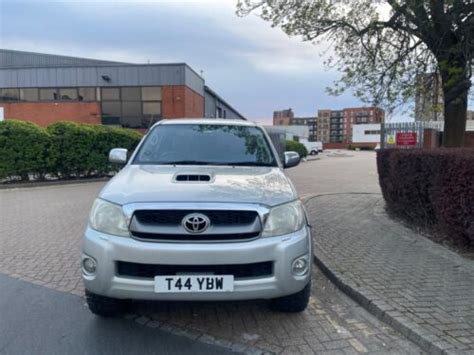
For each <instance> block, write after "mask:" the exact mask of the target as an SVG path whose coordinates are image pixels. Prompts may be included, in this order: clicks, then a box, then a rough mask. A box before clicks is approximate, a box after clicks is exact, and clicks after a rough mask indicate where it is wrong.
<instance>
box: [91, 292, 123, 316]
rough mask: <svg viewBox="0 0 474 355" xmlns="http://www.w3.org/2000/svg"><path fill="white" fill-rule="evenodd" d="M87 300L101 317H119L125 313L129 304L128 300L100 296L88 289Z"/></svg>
mask: <svg viewBox="0 0 474 355" xmlns="http://www.w3.org/2000/svg"><path fill="white" fill-rule="evenodd" d="M86 301H87V305H88V306H89V309H90V311H91V312H92V313H94V314H95V315H98V316H100V317H117V316H119V315H121V314H123V313H125V311H126V310H127V305H128V302H127V301H126V300H120V299H116V298H110V297H105V296H100V295H97V294H95V293H92V292H90V291H88V290H86Z"/></svg>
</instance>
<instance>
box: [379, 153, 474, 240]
mask: <svg viewBox="0 0 474 355" xmlns="http://www.w3.org/2000/svg"><path fill="white" fill-rule="evenodd" d="M377 168H378V172H379V181H380V186H381V188H382V193H383V196H384V199H385V201H386V203H387V208H388V209H389V211H391V212H393V213H394V214H396V215H398V216H400V217H402V218H404V219H405V220H407V221H409V222H410V223H413V224H416V225H423V226H435V227H437V228H439V229H441V230H443V231H444V232H445V234H446V236H447V237H448V238H449V239H450V240H452V241H454V242H456V243H461V244H469V243H474V208H473V206H474V178H473V177H474V150H473V149H466V148H465V149H436V150H415V149H413V150H397V149H388V150H380V151H378V152H377Z"/></svg>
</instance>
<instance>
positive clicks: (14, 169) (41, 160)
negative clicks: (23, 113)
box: [0, 120, 51, 180]
mask: <svg viewBox="0 0 474 355" xmlns="http://www.w3.org/2000/svg"><path fill="white" fill-rule="evenodd" d="M50 146H51V137H50V135H49V134H48V133H47V132H46V130H45V129H44V128H41V127H38V126H36V125H35V124H33V123H31V122H24V121H17V120H6V121H2V122H0V178H5V177H10V176H16V177H19V178H20V179H22V180H27V179H28V176H29V174H32V175H33V176H34V177H35V178H38V177H42V176H44V174H46V173H47V172H48V170H49V169H48V167H49V165H50V155H49V149H50Z"/></svg>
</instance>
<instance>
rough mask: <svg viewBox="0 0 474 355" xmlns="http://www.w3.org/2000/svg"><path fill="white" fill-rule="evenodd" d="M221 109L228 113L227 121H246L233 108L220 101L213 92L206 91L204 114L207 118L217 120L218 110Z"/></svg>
mask: <svg viewBox="0 0 474 355" xmlns="http://www.w3.org/2000/svg"><path fill="white" fill-rule="evenodd" d="M217 108H221V109H222V110H225V111H226V117H225V118H227V119H235V120H243V119H245V118H244V117H243V116H242V115H241V114H240V113H239V112H237V111H236V110H235V109H234V108H233V107H231V106H229V105H228V104H227V103H226V102H225V101H224V100H222V99H220V98H219V96H217V95H216V94H215V93H214V92H212V90H209V89H206V90H205V92H204V114H205V117H209V118H216V110H217Z"/></svg>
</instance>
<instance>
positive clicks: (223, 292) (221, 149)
mask: <svg viewBox="0 0 474 355" xmlns="http://www.w3.org/2000/svg"><path fill="white" fill-rule="evenodd" d="M109 159H110V161H111V162H113V163H118V164H123V168H122V169H121V170H120V172H119V173H118V174H116V175H115V176H114V177H113V178H112V179H111V180H110V181H109V182H108V183H107V185H106V186H105V187H104V188H103V189H102V191H101V192H100V193H99V195H98V197H97V199H96V200H95V201H94V203H93V206H92V210H91V213H90V217H89V223H88V225H87V228H86V231H85V233H84V238H83V243H82V258H81V269H82V276H83V280H84V285H85V291H86V299H87V303H88V305H89V308H90V310H91V311H92V312H93V313H95V314H97V315H100V316H112V315H115V314H117V313H118V312H120V311H123V310H124V309H125V305H126V304H127V303H128V302H129V301H130V300H155V301H168V300H173V301H217V300H218V301H224V300H225V301H231V300H248V299H265V300H268V301H269V303H270V306H271V307H273V308H274V309H276V310H279V311H285V312H300V311H303V310H304V309H305V308H306V306H307V304H308V301H309V297H310V280H311V255H312V254H311V233H310V226H309V224H308V221H307V217H306V213H305V210H304V207H303V204H302V202H301V200H300V199H299V198H298V195H297V193H296V191H295V188H294V187H293V185H292V183H291V181H290V180H289V178H288V177H287V176H286V175H285V173H284V169H285V168H289V167H292V166H295V165H297V164H298V163H299V161H300V157H299V155H298V153H295V152H284V154H282V159H280V157H279V154H278V153H277V151H276V149H275V148H274V146H273V144H272V143H271V140H270V138H269V136H268V134H267V133H266V132H265V130H264V129H263V128H261V127H260V126H258V125H257V124H255V123H251V122H248V121H243V120H242V121H241V120H228V119H222V120H219V119H173V120H162V121H159V122H158V123H156V124H155V125H154V126H153V127H152V128H151V129H150V130H149V131H148V133H147V134H146V135H145V136H144V138H143V139H142V140H141V142H140V144H139V145H138V146H137V148H136V149H135V150H134V152H133V153H132V154H129V152H127V150H126V149H122V148H116V149H112V150H111V151H110V154H109Z"/></svg>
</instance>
